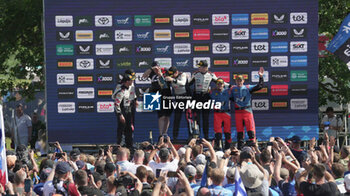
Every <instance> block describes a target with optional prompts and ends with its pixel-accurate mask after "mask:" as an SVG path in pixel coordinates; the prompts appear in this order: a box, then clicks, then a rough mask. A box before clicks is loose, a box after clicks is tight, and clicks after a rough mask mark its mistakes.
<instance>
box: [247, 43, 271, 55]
mask: <svg viewBox="0 0 350 196" xmlns="http://www.w3.org/2000/svg"><path fill="white" fill-rule="evenodd" d="M251 50H252V53H268V52H269V43H268V42H252V45H251Z"/></svg>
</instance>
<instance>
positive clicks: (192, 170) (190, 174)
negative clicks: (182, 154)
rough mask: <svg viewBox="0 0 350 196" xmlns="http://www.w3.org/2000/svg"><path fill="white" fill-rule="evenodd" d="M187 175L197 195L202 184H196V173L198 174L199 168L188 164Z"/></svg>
mask: <svg viewBox="0 0 350 196" xmlns="http://www.w3.org/2000/svg"><path fill="white" fill-rule="evenodd" d="M184 173H185V175H186V177H187V179H188V181H189V182H190V186H191V188H192V190H193V192H194V195H197V192H198V189H199V188H200V186H199V185H198V184H196V178H195V177H196V174H197V170H196V168H195V167H193V166H192V165H187V166H186V168H185V172H184Z"/></svg>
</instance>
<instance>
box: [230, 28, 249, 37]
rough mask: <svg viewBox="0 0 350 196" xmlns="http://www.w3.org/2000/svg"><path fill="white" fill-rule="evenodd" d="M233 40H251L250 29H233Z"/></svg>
mask: <svg viewBox="0 0 350 196" xmlns="http://www.w3.org/2000/svg"><path fill="white" fill-rule="evenodd" d="M232 39H233V40H244V39H249V29H248V28H235V29H232Z"/></svg>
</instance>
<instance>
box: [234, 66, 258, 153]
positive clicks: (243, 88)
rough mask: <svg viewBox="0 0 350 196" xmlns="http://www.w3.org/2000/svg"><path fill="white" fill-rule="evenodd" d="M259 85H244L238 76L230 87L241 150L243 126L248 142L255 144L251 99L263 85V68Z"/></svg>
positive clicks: (241, 77)
mask: <svg viewBox="0 0 350 196" xmlns="http://www.w3.org/2000/svg"><path fill="white" fill-rule="evenodd" d="M258 74H259V83H258V84H257V85H244V77H243V76H242V75H238V76H237V77H236V85H234V86H232V87H231V98H232V99H233V101H234V107H235V119H236V129H237V142H238V148H239V149H240V148H242V146H243V144H244V126H245V127H246V130H247V134H248V137H249V141H250V142H255V140H256V134H255V122H254V116H253V111H252V107H251V97H252V93H253V92H254V91H258V90H260V89H261V88H262V87H263V85H264V79H263V74H264V68H262V67H260V70H259V73H258Z"/></svg>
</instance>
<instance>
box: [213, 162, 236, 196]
mask: <svg viewBox="0 0 350 196" xmlns="http://www.w3.org/2000/svg"><path fill="white" fill-rule="evenodd" d="M210 179H211V180H212V182H213V184H212V185H210V186H209V187H208V188H209V191H210V194H211V195H214V196H216V195H221V196H233V192H232V191H231V190H229V189H226V188H224V187H223V186H222V182H223V181H224V179H225V173H224V170H222V169H220V168H215V169H213V170H212V171H211V176H210Z"/></svg>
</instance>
